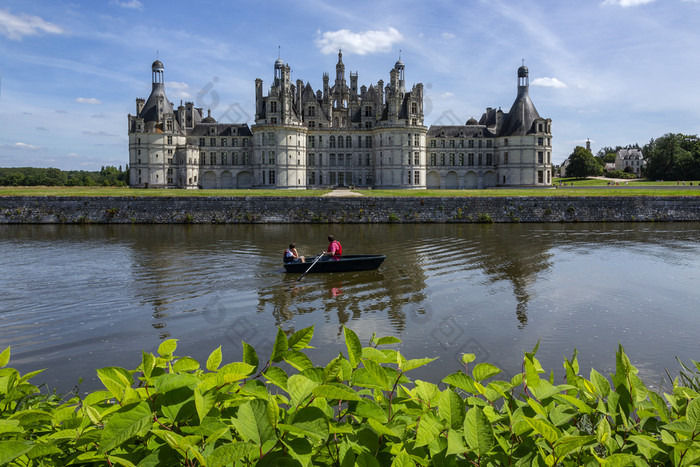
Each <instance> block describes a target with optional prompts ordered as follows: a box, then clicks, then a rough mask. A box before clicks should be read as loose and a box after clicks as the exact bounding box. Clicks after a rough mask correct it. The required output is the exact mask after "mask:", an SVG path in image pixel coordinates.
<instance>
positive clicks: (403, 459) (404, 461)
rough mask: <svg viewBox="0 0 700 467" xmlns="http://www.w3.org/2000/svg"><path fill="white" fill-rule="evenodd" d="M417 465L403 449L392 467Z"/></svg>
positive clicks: (392, 463)
mask: <svg viewBox="0 0 700 467" xmlns="http://www.w3.org/2000/svg"><path fill="white" fill-rule="evenodd" d="M415 465H416V464H415V462H413V461H412V460H411V456H410V455H409V454H408V453H407V452H406V450H405V449H402V450H401V452H399V454H398V455H396V456H395V457H394V460H393V461H392V462H391V467H414V466H415Z"/></svg>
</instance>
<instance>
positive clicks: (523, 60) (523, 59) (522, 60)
mask: <svg viewBox="0 0 700 467" xmlns="http://www.w3.org/2000/svg"><path fill="white" fill-rule="evenodd" d="M522 61H523V66H525V59H524V58H523V59H522Z"/></svg>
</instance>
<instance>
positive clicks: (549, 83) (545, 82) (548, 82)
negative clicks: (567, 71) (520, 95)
mask: <svg viewBox="0 0 700 467" xmlns="http://www.w3.org/2000/svg"><path fill="white" fill-rule="evenodd" d="M532 85H533V86H541V87H544V88H556V89H565V88H568V86H567V85H566V84H565V83H562V82H561V81H559V80H558V79H556V78H536V79H533V80H532Z"/></svg>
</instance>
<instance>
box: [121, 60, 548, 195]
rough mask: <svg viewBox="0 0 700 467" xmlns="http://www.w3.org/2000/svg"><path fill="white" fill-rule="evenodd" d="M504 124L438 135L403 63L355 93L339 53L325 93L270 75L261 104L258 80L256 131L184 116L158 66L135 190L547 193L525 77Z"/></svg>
mask: <svg viewBox="0 0 700 467" xmlns="http://www.w3.org/2000/svg"><path fill="white" fill-rule="evenodd" d="M517 91H518V93H517V97H516V99H515V101H514V103H513V105H512V106H511V109H510V111H509V112H508V113H505V112H503V111H502V110H500V109H498V110H495V109H493V108H488V109H487V110H486V112H485V113H484V114H483V116H482V117H481V119H480V120H479V121H477V120H475V119H470V120H469V121H467V122H466V124H465V125H457V126H433V127H431V128H430V129H428V128H427V127H426V126H425V125H424V121H423V117H424V116H423V85H422V84H420V83H418V84H415V85H413V86H412V87H411V88H410V89H409V88H407V87H406V84H405V65H404V63H403V62H402V61H401V60H399V61H397V62H396V64H395V65H394V67H393V68H392V69H391V70H390V72H389V82H388V83H387V84H386V86H385V84H384V82H383V81H382V80H379V81H378V82H377V83H376V85H375V84H371V85H370V86H369V87H367V86H361V87H359V88H358V75H357V73H350V83H349V84H348V82H347V80H346V75H345V65H344V63H343V57H342V52H339V53H338V62H337V64H336V74H335V80H334V82H333V83H332V84H331V82H330V77H329V75H328V74H327V73H326V74H324V75H323V88H322V89H319V90H316V91H314V90H313V89H312V87H311V85H310V83H308V82H307V83H306V84H305V83H304V82H303V81H302V80H297V81H296V83H295V84H292V83H291V80H290V67H289V65H287V64H285V63H284V62H283V61H282V60H281V59H277V61H276V62H275V64H274V75H273V82H272V85H271V86H270V88H269V89H268V91H267V93H266V94H264V93H263V81H262V80H260V79H256V80H255V102H256V110H255V124H254V125H253V126H252V127H250V128H249V127H248V125H247V124H245V123H243V124H231V123H218V122H216V120H215V119H214V118H213V117H212V116H211V115H210V114H209V115H207V117H204V114H203V110H202V109H201V108H195V107H194V104H193V103H191V102H187V103H185V105H182V104H181V105H180V106H179V107H178V108H177V109H175V108H174V106H173V104H172V103H171V102H170V101H169V100H168V99H167V97H166V95H165V81H164V67H163V64H162V62H160V61H159V60H156V61H155V62H154V63H153V65H152V90H151V95H150V96H149V98H148V99H147V100H144V99H136V115H133V116H132V115H129V117H128V118H129V165H130V185H131V186H132V187H141V188H149V187H150V188H155V187H159V188H314V187H329V186H330V187H334V186H349V185H352V186H357V187H375V188H406V189H424V188H486V187H493V186H548V185H551V177H552V165H551V138H552V134H551V120H550V119H544V118H542V117H540V115H539V114H538V112H537V110H536V109H535V106H534V104H533V103H532V101H531V99H530V96H529V83H528V69H527V68H526V67H525V66H521V67H520V68H519V69H518V87H517Z"/></svg>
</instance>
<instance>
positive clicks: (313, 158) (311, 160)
mask: <svg viewBox="0 0 700 467" xmlns="http://www.w3.org/2000/svg"><path fill="white" fill-rule="evenodd" d="M309 165H316V155H315V154H309Z"/></svg>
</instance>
